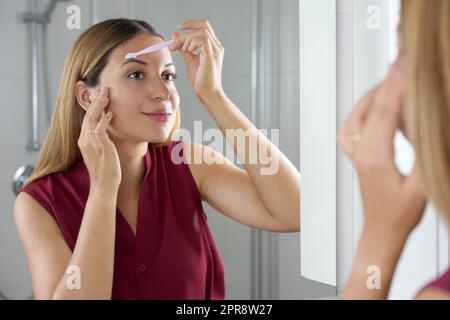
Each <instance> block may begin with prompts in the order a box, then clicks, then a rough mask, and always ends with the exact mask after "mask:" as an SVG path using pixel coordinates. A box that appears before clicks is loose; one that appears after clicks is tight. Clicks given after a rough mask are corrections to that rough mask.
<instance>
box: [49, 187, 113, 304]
mask: <svg viewBox="0 0 450 320" xmlns="http://www.w3.org/2000/svg"><path fill="white" fill-rule="evenodd" d="M116 206H117V192H115V191H114V190H112V191H111V192H109V191H107V190H106V189H103V190H99V189H95V190H91V192H90V194H89V198H88V200H87V203H86V208H85V211H84V215H83V220H82V223H81V227H80V231H79V233H78V238H77V241H76V245H75V248H74V250H73V254H72V258H71V260H70V262H69V265H68V266H67V267H68V268H69V267H71V266H74V267H76V269H77V270H79V271H80V273H79V276H80V284H81V285H80V288H71V287H70V286H69V285H68V282H70V281H71V277H74V275H75V273H73V274H72V273H65V274H64V276H63V277H62V278H61V280H60V282H59V283H58V286H57V287H56V289H55V291H54V293H53V299H111V293H112V283H113V271H114V247H115V246H114V244H115V230H116Z"/></svg>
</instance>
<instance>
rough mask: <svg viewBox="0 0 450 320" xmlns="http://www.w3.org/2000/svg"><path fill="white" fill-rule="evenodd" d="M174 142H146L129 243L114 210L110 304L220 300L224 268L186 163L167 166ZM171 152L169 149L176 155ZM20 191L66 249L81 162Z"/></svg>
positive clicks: (82, 199)
mask: <svg viewBox="0 0 450 320" xmlns="http://www.w3.org/2000/svg"><path fill="white" fill-rule="evenodd" d="M179 143H182V142H181V141H173V142H172V143H170V144H169V145H167V146H164V147H153V146H152V145H151V144H149V149H148V151H147V154H146V155H145V164H146V173H145V178H144V180H143V182H142V185H141V191H140V195H139V208H138V219H137V232H136V237H135V236H134V233H133V231H132V229H131V227H130V225H129V224H128V222H127V221H126V220H125V218H124V216H123V215H122V214H121V212H120V210H119V209H118V208H116V241H115V259H114V280H113V291H112V299H180V300H184V299H189V300H191V299H213V300H216V299H218V300H222V299H224V298H225V284H224V268H223V264H222V260H221V258H220V255H219V252H218V250H217V248H216V245H215V243H214V240H213V237H212V234H211V231H210V229H209V227H208V224H207V217H206V214H205V213H204V211H203V207H202V202H201V197H200V193H199V191H198V188H197V185H196V183H195V181H194V178H193V177H192V174H191V171H190V169H189V166H188V164H186V163H183V162H181V164H176V162H172V161H171V151H172V149H173V148H174V147H175V146H176V145H178V144H179ZM182 146H183V145H182V144H181V145H180V146H179V147H182ZM179 147H178V148H176V149H175V150H173V151H174V152H177V154H179V155H180V156H183V151H182V150H183V149H182V148H179ZM180 149H181V151H180ZM21 191H24V192H26V193H28V194H30V195H31V196H32V197H33V198H34V199H36V200H37V201H38V202H39V203H40V204H41V205H42V207H44V208H45V209H46V210H47V211H48V213H49V214H50V215H51V216H52V217H53V218H54V219H55V220H56V222H57V224H58V226H59V228H60V229H61V231H62V233H63V235H64V238H65V240H66V242H67V244H68V246H69V247H70V249H71V250H72V251H73V249H74V247H75V243H76V240H77V235H78V231H79V229H80V226H81V221H82V218H83V213H84V208H85V205H86V201H87V198H88V194H89V174H88V171H87V169H86V166H85V165H84V163H83V162H79V163H77V164H76V165H74V166H73V167H71V168H69V169H68V170H66V171H62V172H58V173H53V174H50V175H47V176H45V177H42V178H40V179H38V180H35V181H33V182H32V183H30V184H29V185H27V186H26V187H24V188H23V189H22V190H21ZM82 275H83V272H82V270H81V276H82Z"/></svg>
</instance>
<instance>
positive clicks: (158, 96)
mask: <svg viewBox="0 0 450 320" xmlns="http://www.w3.org/2000/svg"><path fill="white" fill-rule="evenodd" d="M152 97H153V99H154V100H157V101H165V100H169V99H170V90H169V88H167V86H166V84H165V83H161V81H158V83H155V84H154V87H153V90H152Z"/></svg>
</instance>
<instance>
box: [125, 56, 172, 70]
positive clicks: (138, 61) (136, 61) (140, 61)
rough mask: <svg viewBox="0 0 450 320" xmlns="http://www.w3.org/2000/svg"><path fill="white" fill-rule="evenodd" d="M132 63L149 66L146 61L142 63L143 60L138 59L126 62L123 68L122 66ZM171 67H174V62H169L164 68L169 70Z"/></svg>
mask: <svg viewBox="0 0 450 320" xmlns="http://www.w3.org/2000/svg"><path fill="white" fill-rule="evenodd" d="M130 62H135V63H139V64H142V65H144V66H148V63H147V62H145V61H142V60H138V59H134V58H131V59H127V60H125V62H124V63H122V65H121V67H122V66H124V65H126V64H128V63H130ZM170 66H173V62H169V63H167V64H166V65H165V66H164V67H165V68H167V67H170Z"/></svg>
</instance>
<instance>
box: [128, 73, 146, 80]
mask: <svg viewBox="0 0 450 320" xmlns="http://www.w3.org/2000/svg"><path fill="white" fill-rule="evenodd" d="M143 77H144V74H143V73H142V72H140V71H136V72H132V73H130V74H129V75H128V78H130V79H137V80H140V79H142V78H143Z"/></svg>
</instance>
